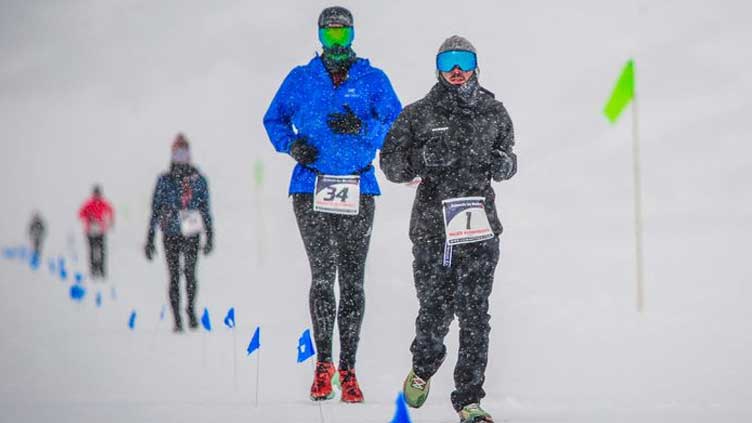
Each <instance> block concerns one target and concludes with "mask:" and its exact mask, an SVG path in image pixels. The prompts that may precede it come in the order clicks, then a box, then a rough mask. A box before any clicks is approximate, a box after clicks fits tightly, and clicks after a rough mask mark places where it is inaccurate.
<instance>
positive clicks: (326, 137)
mask: <svg viewBox="0 0 752 423" xmlns="http://www.w3.org/2000/svg"><path fill="white" fill-rule="evenodd" d="M345 105H347V106H349V107H350V108H351V109H352V111H353V113H355V114H356V115H357V116H358V117H359V118H360V119H361V120H362V122H363V129H362V130H361V133H360V134H357V135H343V134H336V133H334V132H332V130H331V129H330V128H329V127H328V126H327V124H326V122H327V118H328V116H329V114H330V113H344V112H345V109H344V106H345ZM401 110H402V106H401V104H400V102H399V100H398V99H397V95H396V94H395V93H394V89H392V85H391V84H390V83H389V79H388V78H387V76H386V75H385V74H384V72H383V71H381V70H380V69H377V68H374V67H372V66H371V65H370V63H369V62H368V60H367V59H360V58H359V59H357V61H356V62H355V63H353V65H352V66H351V67H350V70H349V72H348V76H347V79H346V80H345V81H344V82H343V83H342V84H341V85H339V86H338V87H335V86H334V84H333V83H332V79H331V77H330V76H329V73H328V72H327V70H326V68H325V67H324V63H323V61H322V60H321V58H320V57H318V56H317V57H315V58H313V59H312V60H311V61H310V62H309V63H308V64H307V65H305V66H298V67H296V68H295V69H293V70H292V71H291V72H290V74H289V75H287V77H286V78H285V80H284V82H282V86H281V87H280V88H279V90H278V91H277V94H276V95H275V96H274V100H272V103H271V105H270V106H269V110H268V111H267V112H266V115H265V116H264V127H266V132H267V133H268V134H269V139H270V140H271V142H272V144H273V145H274V148H275V149H276V150H277V151H278V152H280V153H288V154H289V152H290V145H291V144H292V143H293V142H294V141H295V140H296V139H298V138H300V137H305V138H306V139H307V142H308V143H309V144H311V145H313V146H315V147H316V148H317V149H318V151H319V156H318V158H317V159H316V161H315V162H313V163H312V164H310V165H309V166H306V167H304V166H302V165H300V164H298V165H297V166H295V169H294V170H293V172H292V179H291V181H290V190H289V193H290V194H294V193H312V192H313V190H314V185H315V183H316V172H315V171H314V170H311V169H310V168H312V169H315V170H316V171H318V172H320V173H322V174H327V175H350V174H355V173H359V172H360V171H362V170H363V169H364V168H368V169H367V170H366V171H364V172H363V173H362V174H361V179H360V192H361V193H362V194H371V195H379V194H381V191H380V190H379V185H378V182H376V176H375V172H374V169H373V166H370V167H369V165H370V164H371V162H372V161H373V159H374V157H375V156H376V150H378V149H380V148H381V146H382V144H383V143H384V137H385V136H386V133H387V132H388V130H389V127H390V126H391V124H392V122H393V121H394V120H395V119H396V118H397V115H399V113H400V111H401Z"/></svg>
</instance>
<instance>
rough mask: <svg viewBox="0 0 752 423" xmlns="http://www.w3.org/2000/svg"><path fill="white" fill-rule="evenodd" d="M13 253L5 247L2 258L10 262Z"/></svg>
mask: <svg viewBox="0 0 752 423" xmlns="http://www.w3.org/2000/svg"><path fill="white" fill-rule="evenodd" d="M15 255H16V254H15V252H14V251H13V249H12V248H8V247H5V248H3V257H4V258H6V259H8V260H10V259H12V258H13V257H14V256H15Z"/></svg>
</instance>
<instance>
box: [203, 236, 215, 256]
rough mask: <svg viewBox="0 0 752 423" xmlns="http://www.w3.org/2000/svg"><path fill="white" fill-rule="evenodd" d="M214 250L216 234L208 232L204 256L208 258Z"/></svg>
mask: <svg viewBox="0 0 752 423" xmlns="http://www.w3.org/2000/svg"><path fill="white" fill-rule="evenodd" d="M213 249H214V233H213V232H212V231H210V230H209V231H206V242H205V243H204V255H205V256H208V255H209V254H210V253H211V252H212V250H213Z"/></svg>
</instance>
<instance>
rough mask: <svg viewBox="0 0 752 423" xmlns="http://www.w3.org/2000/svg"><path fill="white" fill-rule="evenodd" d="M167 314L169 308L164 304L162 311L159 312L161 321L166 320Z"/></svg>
mask: <svg viewBox="0 0 752 423" xmlns="http://www.w3.org/2000/svg"><path fill="white" fill-rule="evenodd" d="M165 313H167V306H166V305H164V304H162V310H160V311H159V320H164V317H165Z"/></svg>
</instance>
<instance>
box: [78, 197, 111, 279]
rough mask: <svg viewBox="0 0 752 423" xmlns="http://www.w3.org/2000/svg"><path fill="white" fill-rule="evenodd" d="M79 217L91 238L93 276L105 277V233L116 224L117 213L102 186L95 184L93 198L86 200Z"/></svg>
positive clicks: (90, 254)
mask: <svg viewBox="0 0 752 423" xmlns="http://www.w3.org/2000/svg"><path fill="white" fill-rule="evenodd" d="M78 217H79V219H81V221H82V222H83V224H84V233H85V234H86V238H87V239H88V240H89V260H90V266H91V267H90V268H91V277H92V278H104V277H105V271H104V262H105V235H106V234H107V231H108V230H109V229H110V228H112V227H113V226H114V224H115V214H114V213H113V211H112V207H111V206H110V203H108V202H107V200H105V199H104V197H102V188H101V187H100V186H99V185H95V186H94V189H93V190H92V194H91V198H89V199H88V200H86V202H85V203H84V205H83V206H81V210H79V212H78Z"/></svg>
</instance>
